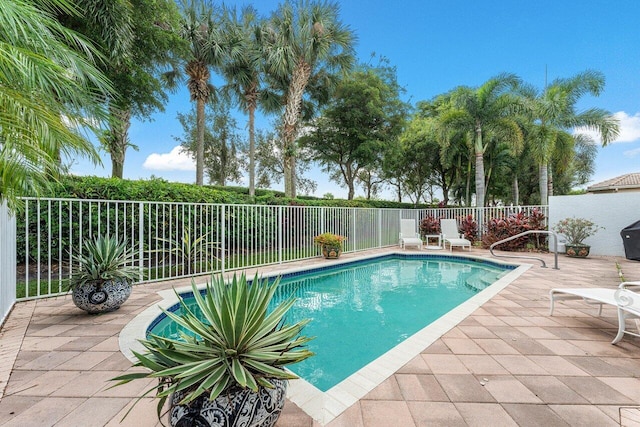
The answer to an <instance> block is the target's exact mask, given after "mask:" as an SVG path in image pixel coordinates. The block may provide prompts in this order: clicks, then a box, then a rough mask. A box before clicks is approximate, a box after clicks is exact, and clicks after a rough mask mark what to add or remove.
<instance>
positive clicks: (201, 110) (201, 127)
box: [196, 98, 204, 185]
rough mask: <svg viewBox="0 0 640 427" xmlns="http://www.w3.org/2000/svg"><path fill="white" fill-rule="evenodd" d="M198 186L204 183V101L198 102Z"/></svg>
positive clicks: (199, 100) (199, 99)
mask: <svg viewBox="0 0 640 427" xmlns="http://www.w3.org/2000/svg"><path fill="white" fill-rule="evenodd" d="M196 130H197V140H196V185H202V184H203V182H204V99H202V98H198V99H197V100H196Z"/></svg>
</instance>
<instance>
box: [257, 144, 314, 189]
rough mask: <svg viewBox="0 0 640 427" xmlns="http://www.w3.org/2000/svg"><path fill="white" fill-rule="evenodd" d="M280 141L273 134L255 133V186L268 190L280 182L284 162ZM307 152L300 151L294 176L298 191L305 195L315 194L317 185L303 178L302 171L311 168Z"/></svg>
mask: <svg viewBox="0 0 640 427" xmlns="http://www.w3.org/2000/svg"><path fill="white" fill-rule="evenodd" d="M282 149H283V148H282V140H281V139H279V138H277V137H276V134H275V133H274V132H262V131H258V132H256V163H257V168H256V169H257V170H256V172H257V177H258V180H257V186H258V187H260V188H270V187H271V186H272V184H273V183H276V182H281V180H282V177H283V176H284V162H283V156H282ZM306 151H307V150H304V149H303V150H301V152H300V154H301V156H300V157H299V158H298V161H297V162H296V168H297V170H296V176H297V177H298V179H297V183H298V187H299V188H300V191H301V192H302V193H303V194H305V193H307V194H311V193H313V192H315V190H316V188H317V187H318V184H317V183H316V182H315V181H313V180H311V179H309V178H306V177H305V176H304V171H306V170H308V169H309V168H310V167H311V160H310V157H309V156H308V155H307V153H306Z"/></svg>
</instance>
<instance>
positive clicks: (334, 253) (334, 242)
mask: <svg viewBox="0 0 640 427" xmlns="http://www.w3.org/2000/svg"><path fill="white" fill-rule="evenodd" d="M345 240H347V238H346V237H344V236H340V235H339V234H333V233H322V234H319V235H317V236H316V237H314V238H313V242H314V243H315V244H316V245H319V246H320V247H322V255H324V257H325V258H339V257H340V255H341V254H342V242H344V241H345Z"/></svg>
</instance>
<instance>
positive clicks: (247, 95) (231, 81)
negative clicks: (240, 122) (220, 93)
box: [223, 6, 280, 197]
mask: <svg viewBox="0 0 640 427" xmlns="http://www.w3.org/2000/svg"><path fill="white" fill-rule="evenodd" d="M225 18H226V19H225V21H226V24H227V25H228V28H229V31H233V32H235V33H236V36H235V37H234V38H235V39H237V40H239V43H240V46H239V49H240V51H241V54H239V55H237V56H236V57H235V58H234V59H233V60H232V61H229V62H227V63H225V64H224V66H223V74H224V76H225V78H226V80H227V86H226V89H227V90H230V91H231V93H232V94H233V95H234V96H235V98H236V99H237V100H238V101H239V103H240V107H241V108H242V110H243V111H244V112H246V113H247V115H248V116H249V118H248V123H247V127H248V133H249V195H250V196H251V197H253V196H254V195H255V181H256V178H255V175H256V171H255V169H256V168H255V157H256V153H255V149H256V148H255V147H256V141H255V114H256V110H257V109H258V107H262V109H263V110H265V111H267V112H272V111H275V110H277V109H278V107H279V104H280V101H279V99H278V98H277V97H275V96H273V95H272V93H271V92H270V91H269V90H267V88H266V87H265V85H264V78H265V76H264V74H265V70H264V64H265V54H264V49H263V40H262V37H261V31H262V29H261V26H262V25H263V22H262V20H261V19H260V18H259V17H258V15H257V12H256V11H255V9H254V8H253V7H251V6H248V7H245V8H244V9H242V14H241V15H240V16H237V15H236V13H235V11H232V10H227V13H226V15H225Z"/></svg>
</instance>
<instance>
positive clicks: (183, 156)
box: [142, 145, 196, 171]
mask: <svg viewBox="0 0 640 427" xmlns="http://www.w3.org/2000/svg"><path fill="white" fill-rule="evenodd" d="M142 167H143V168H145V169H150V170H158V171H195V170H196V162H195V161H194V160H193V158H192V157H191V155H190V154H189V153H188V152H187V151H185V150H184V149H183V148H182V147H181V146H179V145H178V146H176V147H173V149H172V150H171V151H170V152H169V153H162V154H158V153H152V154H149V156H147V158H146V159H145V161H144V163H143V164H142Z"/></svg>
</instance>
